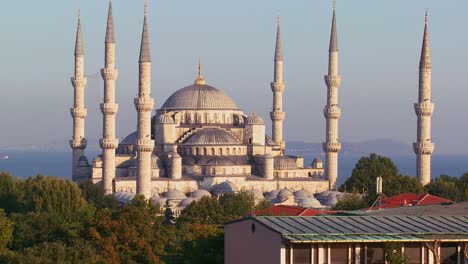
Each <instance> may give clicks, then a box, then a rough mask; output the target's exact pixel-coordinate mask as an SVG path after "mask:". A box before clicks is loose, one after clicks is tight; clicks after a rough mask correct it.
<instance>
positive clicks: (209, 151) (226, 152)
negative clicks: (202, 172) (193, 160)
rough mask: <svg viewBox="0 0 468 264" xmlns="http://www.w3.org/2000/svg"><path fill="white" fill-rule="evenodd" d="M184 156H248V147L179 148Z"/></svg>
mask: <svg viewBox="0 0 468 264" xmlns="http://www.w3.org/2000/svg"><path fill="white" fill-rule="evenodd" d="M179 152H180V154H182V155H193V156H237V155H246V154H247V148H246V147H179Z"/></svg>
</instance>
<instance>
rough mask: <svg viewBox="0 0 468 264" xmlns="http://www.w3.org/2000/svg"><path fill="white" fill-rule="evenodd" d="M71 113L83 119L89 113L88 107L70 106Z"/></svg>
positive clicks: (74, 116)
mask: <svg viewBox="0 0 468 264" xmlns="http://www.w3.org/2000/svg"><path fill="white" fill-rule="evenodd" d="M70 114H71V116H72V117H73V118H81V119H83V118H85V117H86V115H87V114H88V109H86V108H81V107H75V108H70Z"/></svg>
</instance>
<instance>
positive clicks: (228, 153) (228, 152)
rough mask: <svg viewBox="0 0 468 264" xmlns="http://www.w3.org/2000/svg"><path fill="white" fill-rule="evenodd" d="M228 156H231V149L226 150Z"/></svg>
mask: <svg viewBox="0 0 468 264" xmlns="http://www.w3.org/2000/svg"><path fill="white" fill-rule="evenodd" d="M226 155H227V156H229V155H231V154H230V151H229V148H226Z"/></svg>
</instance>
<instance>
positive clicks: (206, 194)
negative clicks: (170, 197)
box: [191, 189, 211, 199]
mask: <svg viewBox="0 0 468 264" xmlns="http://www.w3.org/2000/svg"><path fill="white" fill-rule="evenodd" d="M191 197H193V198H197V199H198V198H202V197H211V193H210V192H209V191H207V190H204V189H198V190H196V191H194V192H192V196H191Z"/></svg>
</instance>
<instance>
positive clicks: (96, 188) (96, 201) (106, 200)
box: [80, 181, 119, 210]
mask: <svg viewBox="0 0 468 264" xmlns="http://www.w3.org/2000/svg"><path fill="white" fill-rule="evenodd" d="M80 190H81V195H82V196H83V198H84V199H85V200H86V201H87V202H88V203H90V204H93V205H94V206H95V207H97V208H110V209H114V210H115V209H117V208H118V207H119V202H118V201H117V200H116V199H114V197H113V196H112V195H105V193H104V189H103V188H102V186H100V185H98V184H94V183H93V182H91V181H86V182H83V183H81V184H80Z"/></svg>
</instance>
